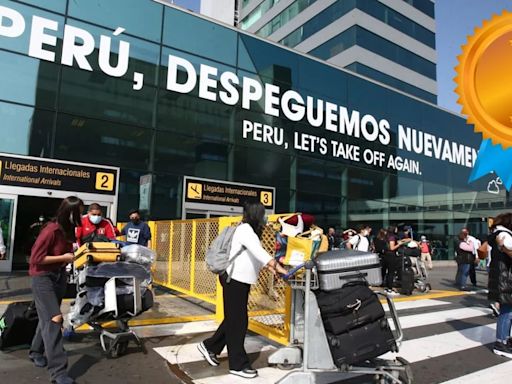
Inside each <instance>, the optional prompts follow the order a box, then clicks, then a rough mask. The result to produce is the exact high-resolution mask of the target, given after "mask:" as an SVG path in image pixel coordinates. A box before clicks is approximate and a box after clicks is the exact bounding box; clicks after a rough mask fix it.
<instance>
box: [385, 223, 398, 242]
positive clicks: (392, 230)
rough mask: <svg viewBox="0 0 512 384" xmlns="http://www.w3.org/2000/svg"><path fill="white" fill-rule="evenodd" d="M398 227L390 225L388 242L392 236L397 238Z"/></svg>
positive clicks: (387, 236) (387, 235)
mask: <svg viewBox="0 0 512 384" xmlns="http://www.w3.org/2000/svg"><path fill="white" fill-rule="evenodd" d="M395 232H396V227H395V226H393V225H390V226H389V227H388V230H387V233H386V241H390V239H391V236H395V235H396V233H395Z"/></svg>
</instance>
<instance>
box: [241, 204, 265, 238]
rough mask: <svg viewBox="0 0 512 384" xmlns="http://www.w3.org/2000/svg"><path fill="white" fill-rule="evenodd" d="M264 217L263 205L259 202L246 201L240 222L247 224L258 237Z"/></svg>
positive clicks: (262, 227) (262, 226)
mask: <svg viewBox="0 0 512 384" xmlns="http://www.w3.org/2000/svg"><path fill="white" fill-rule="evenodd" d="M264 218H265V207H264V206H263V204H261V203H260V202H248V203H246V204H245V205H244V217H243V219H242V222H244V223H247V224H249V225H250V226H251V227H252V229H253V231H254V232H255V233H256V235H258V237H259V238H260V239H261V235H262V234H263V230H264V229H265V220H264Z"/></svg>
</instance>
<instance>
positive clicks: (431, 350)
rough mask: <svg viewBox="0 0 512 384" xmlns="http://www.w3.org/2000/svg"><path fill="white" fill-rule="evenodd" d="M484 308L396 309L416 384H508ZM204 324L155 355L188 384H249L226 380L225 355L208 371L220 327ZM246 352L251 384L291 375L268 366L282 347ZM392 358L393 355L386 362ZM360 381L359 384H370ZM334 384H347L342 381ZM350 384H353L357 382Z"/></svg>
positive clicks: (447, 301)
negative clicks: (210, 344) (206, 346)
mask: <svg viewBox="0 0 512 384" xmlns="http://www.w3.org/2000/svg"><path fill="white" fill-rule="evenodd" d="M486 305H487V302H486V300H485V298H484V296H480V297H476V295H467V296H464V297H456V298H443V299H441V300H439V299H437V300H432V299H420V300H413V301H400V302H396V303H395V307H396V309H397V311H398V314H399V317H400V322H401V326H402V329H403V331H404V341H403V342H402V344H401V346H400V352H399V353H398V356H401V357H403V358H405V359H406V360H408V361H409V363H410V364H411V368H412V370H413V373H414V383H415V384H434V383H439V384H441V383H442V384H472V383H475V384H476V383H477V382H478V384H481V382H482V380H485V382H486V384H494V383H496V384H497V383H505V382H507V381H509V380H510V375H511V374H512V361H511V360H509V359H506V358H503V357H500V356H496V355H494V354H493V353H492V348H491V347H492V343H494V341H495V333H496V319H495V318H493V317H492V316H491V310H490V309H488V308H487V307H486ZM385 307H386V308H385V309H386V310H387V309H388V308H387V306H386V305H385ZM202 323H203V324H201V325H200V326H195V327H194V326H190V325H189V326H188V331H189V333H187V334H186V333H184V331H183V326H179V325H177V324H173V325H172V326H174V327H175V329H174V332H176V334H180V335H184V334H186V335H187V337H186V338H180V343H179V344H177V345H170V346H167V347H159V348H155V349H154V350H155V352H156V353H158V354H159V355H160V356H161V357H162V358H163V359H165V360H166V361H167V362H168V363H169V364H170V365H171V366H172V367H173V370H174V371H175V370H176V369H179V370H180V371H181V372H183V373H185V374H186V376H187V377H188V378H189V379H190V380H188V382H190V383H197V384H210V383H212V384H213V383H215V384H222V383H230V384H237V383H247V379H242V378H238V377H236V376H233V375H229V374H228V364H227V357H226V356H227V355H226V352H225V351H224V353H223V354H222V355H221V356H220V360H221V365H220V366H219V367H210V366H209V365H208V364H207V363H206V362H205V361H204V360H203V358H202V356H201V354H200V353H199V352H198V350H197V343H198V342H200V341H201V340H203V339H205V338H206V337H208V336H209V335H210V334H211V332H212V331H213V330H214V329H215V327H216V326H215V324H214V323H213V322H202ZM167 331H168V332H169V329H167ZM171 331H172V330H171ZM158 332H161V333H163V332H164V330H163V329H161V330H160V331H158ZM245 346H246V350H247V353H248V354H249V356H250V358H251V361H253V367H254V368H255V369H258V373H259V377H258V378H256V379H252V380H250V381H251V383H254V384H259V383H275V382H277V381H279V380H280V379H281V378H283V377H284V376H286V375H287V374H288V373H289V371H283V370H280V369H278V368H274V367H269V366H268V364H267V359H268V356H269V355H270V354H271V353H273V352H274V351H275V350H277V348H280V347H281V346H280V345H277V344H274V343H271V342H269V341H268V340H267V339H265V338H263V337H261V336H259V335H253V334H251V335H248V336H247V338H246V343H245ZM394 357H395V354H392V353H388V354H386V355H384V356H383V358H390V359H392V358H394ZM361 380H362V381H361V383H367V382H371V381H368V380H366V381H365V380H364V379H362V378H361ZM334 382H339V383H343V381H342V380H341V381H340V378H338V379H337V381H334ZM356 382H357V381H356ZM350 383H354V379H353V378H352V379H351V381H350Z"/></svg>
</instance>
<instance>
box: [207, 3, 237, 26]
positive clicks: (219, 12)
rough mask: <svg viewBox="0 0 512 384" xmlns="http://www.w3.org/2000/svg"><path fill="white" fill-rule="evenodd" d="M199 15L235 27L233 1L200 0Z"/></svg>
mask: <svg viewBox="0 0 512 384" xmlns="http://www.w3.org/2000/svg"><path fill="white" fill-rule="evenodd" d="M200 12H201V14H202V15H205V16H208V17H211V18H214V19H217V20H219V21H221V22H223V23H226V24H229V25H235V0H201V11H200Z"/></svg>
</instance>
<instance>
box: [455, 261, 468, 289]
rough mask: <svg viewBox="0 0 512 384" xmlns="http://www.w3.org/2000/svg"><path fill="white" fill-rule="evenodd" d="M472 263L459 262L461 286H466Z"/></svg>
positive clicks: (458, 271) (458, 272) (458, 282)
mask: <svg viewBox="0 0 512 384" xmlns="http://www.w3.org/2000/svg"><path fill="white" fill-rule="evenodd" d="M469 269H470V264H459V265H458V267H457V277H458V279H457V286H458V287H459V288H464V287H466V282H467V280H468V276H469Z"/></svg>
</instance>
